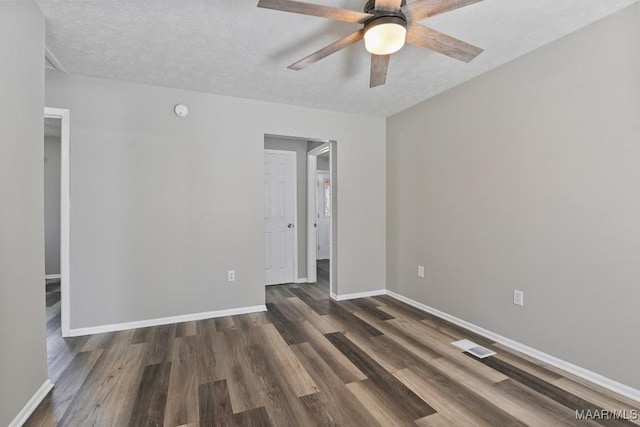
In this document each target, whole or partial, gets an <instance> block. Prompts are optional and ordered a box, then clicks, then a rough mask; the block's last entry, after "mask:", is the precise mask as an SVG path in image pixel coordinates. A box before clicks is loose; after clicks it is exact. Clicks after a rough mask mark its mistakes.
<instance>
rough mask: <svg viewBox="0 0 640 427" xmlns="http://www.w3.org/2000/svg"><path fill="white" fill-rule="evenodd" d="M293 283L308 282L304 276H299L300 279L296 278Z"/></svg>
mask: <svg viewBox="0 0 640 427" xmlns="http://www.w3.org/2000/svg"><path fill="white" fill-rule="evenodd" d="M293 283H309V281H308V280H307V278H306V277H301V278H300V279H296V280H294V281H293Z"/></svg>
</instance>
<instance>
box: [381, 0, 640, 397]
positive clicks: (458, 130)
mask: <svg viewBox="0 0 640 427" xmlns="http://www.w3.org/2000/svg"><path fill="white" fill-rule="evenodd" d="M638 16H639V13H638V6H637V5H634V6H632V7H630V8H628V9H626V10H624V11H621V12H620V13H617V14H615V15H613V16H611V17H608V18H606V19H605V20H603V21H600V22H597V23H595V24H593V25H591V26H589V27H587V28H585V29H583V30H581V31H579V32H577V33H574V34H572V35H569V36H568V37H566V38H564V39H561V40H559V41H557V42H554V43H552V44H551V45H548V46H546V47H543V48H542V49H539V50H537V51H535V52H533V53H531V54H529V55H527V56H525V57H522V58H520V59H517V60H515V61H513V62H511V63H509V64H507V65H504V66H502V67H500V68H498V69H496V70H494V71H491V72H489V73H487V74H485V75H483V76H481V77H479V78H476V79H475V80H472V81H470V82H468V83H466V84H464V85H462V86H459V87H457V88H454V89H452V90H450V91H448V92H446V93H444V94H442V95H441V96H438V97H436V98H434V99H432V100H429V101H427V102H424V103H422V104H419V105H417V106H415V107H413V108H411V109H409V110H407V111H404V112H402V113H399V114H398V115H396V116H393V117H391V118H389V120H388V122H387V138H388V141H387V142H388V146H387V173H388V181H387V184H388V187H387V189H388V192H387V200H388V211H387V215H388V230H387V232H388V234H387V260H388V261H387V262H388V264H387V272H388V276H387V283H388V288H389V289H391V290H393V291H396V292H399V293H400V294H402V295H406V296H407V297H410V298H413V299H415V300H418V301H420V302H423V303H425V304H428V305H430V306H433V307H435V308H437V309H439V310H442V311H445V312H447V313H450V314H452V315H455V316H458V317H460V318H462V319H465V320H467V321H470V322H472V323H475V324H477V325H480V326H482V327H484V328H487V329H489V330H492V331H495V332H497V333H499V334H502V335H504V336H507V337H509V338H512V339H515V340H517V341H519V342H522V343H524V344H527V345H529V346H532V347H534V348H536V349H539V350H542V351H544V352H547V353H549V354H551V355H554V356H556V357H560V358H562V359H564V360H567V361H570V362H573V363H575V364H577V365H579V366H582V367H585V368H587V369H590V370H593V371H595V372H598V373H600V374H603V375H605V376H608V377H610V378H613V379H615V380H618V381H620V382H622V383H625V384H628V385H630V386H632V387H635V388H640V369H638V361H639V360H640V340H638V339H637V338H638V332H637V329H638V325H640V312H639V311H638V301H640V285H639V283H640V144H639V142H640V38H639V25H638V24H639V19H638ZM374 170H375V169H374ZM369 175H370V176H372V175H371V174H369ZM418 264H423V265H425V267H426V277H425V278H424V279H418V278H417V275H416V266H417V265H418ZM514 289H521V290H523V291H524V293H525V298H524V300H525V305H524V307H518V306H515V305H514V304H513V303H512V301H513V290H514Z"/></svg>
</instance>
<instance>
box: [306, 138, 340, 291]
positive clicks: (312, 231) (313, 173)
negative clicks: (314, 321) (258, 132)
mask: <svg viewBox="0 0 640 427" xmlns="http://www.w3.org/2000/svg"><path fill="white" fill-rule="evenodd" d="M324 153H329V177H332V176H333V173H332V171H333V158H332V155H331V143H330V142H325V143H324V144H322V145H320V146H318V147H316V148H314V149H313V150H310V151H309V152H308V153H307V279H308V281H309V283H315V282H317V281H318V277H317V271H316V268H317V265H316V247H317V246H318V242H317V237H318V236H317V233H316V230H317V227H316V226H314V225H315V224H316V218H317V215H318V213H317V210H318V206H317V198H316V190H317V185H316V177H317V173H318V156H319V155H320V154H324ZM330 186H331V194H333V190H334V188H333V186H334V182H333V179H331V181H330ZM332 197H333V196H332ZM331 210H332V212H331V217H330V218H329V228H330V229H331V233H329V247H330V252H329V253H330V255H329V259H330V264H329V269H330V272H329V290H330V292H332V293H334V292H335V291H334V289H333V286H334V283H333V274H332V271H333V268H334V262H335V260H334V259H333V256H332V255H333V210H334V206H333V205H332V206H331Z"/></svg>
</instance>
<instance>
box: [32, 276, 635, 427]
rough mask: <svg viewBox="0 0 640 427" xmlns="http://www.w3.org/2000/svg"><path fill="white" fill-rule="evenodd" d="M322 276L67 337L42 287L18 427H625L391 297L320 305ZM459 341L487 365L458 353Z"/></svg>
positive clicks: (586, 399)
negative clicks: (135, 325)
mask: <svg viewBox="0 0 640 427" xmlns="http://www.w3.org/2000/svg"><path fill="white" fill-rule="evenodd" d="M323 267H325V266H319V270H318V278H319V281H320V282H319V283H318V284H317V285H309V284H298V285H293V284H291V285H282V286H272V287H268V288H267V306H268V308H269V311H268V312H265V313H254V314H247V315H240V316H231V317H224V318H218V319H211V320H202V321H197V322H187V323H181V324H177V325H167V326H159V327H152V328H145V329H137V330H128V331H122V332H114V333H107V334H100V335H93V336H88V337H79V338H69V339H62V338H60V309H59V308H60V302H59V299H60V298H59V287H58V289H56V287H55V286H53V285H50V286H49V289H50V292H48V293H47V299H46V301H47V329H48V332H49V339H48V350H49V369H50V377H51V379H52V380H53V381H54V382H55V385H56V386H55V388H54V390H53V391H52V393H51V394H50V395H49V396H47V398H46V399H45V400H44V401H43V402H42V404H41V405H40V406H39V407H38V408H37V409H36V411H35V412H34V413H33V415H32V416H31V417H30V419H29V420H28V421H27V423H26V424H25V425H27V426H55V425H60V426H82V427H84V426H135V427H138V426H170V427H174V426H198V425H200V426H270V425H271V426H316V425H319V426H378V425H381V426H401V425H414V426H415V425H418V426H423V427H427V426H524V425H532V426H591V425H632V424H631V422H629V421H617V420H599V421H578V420H576V415H575V411H576V410H581V409H585V410H592V411H593V410H595V409H606V410H616V411H620V410H623V409H626V410H627V411H628V412H627V415H632V414H633V412H631V411H632V410H633V409H636V410H637V409H638V404H637V402H633V401H631V400H628V399H625V398H623V397H620V396H616V395H614V394H613V393H611V392H608V391H606V390H604V389H601V388H599V387H597V386H594V385H590V384H588V383H586V382H585V381H584V380H581V379H578V378H574V377H572V376H570V375H568V374H566V373H563V372H562V371H559V370H557V369H555V368H552V367H548V366H542V365H540V364H539V363H537V362H535V361H533V360H531V359H529V358H527V357H525V356H522V355H519V354H517V353H515V352H513V351H511V350H508V349H506V348H504V347H501V346H500V345H497V344H494V343H492V342H490V341H488V340H487V339H485V338H483V337H479V336H476V335H474V334H471V333H469V332H467V331H465V330H463V329H461V328H459V327H457V326H455V325H452V324H449V323H447V322H445V321H443V320H440V319H438V318H436V317H433V316H431V315H429V314H426V313H423V312H421V311H419V310H417V309H415V308H412V307H410V306H407V305H405V304H403V303H401V302H399V301H397V300H394V299H392V298H390V297H386V296H383V297H374V298H363V299H358V300H351V301H343V302H335V301H333V300H331V299H330V298H329V297H328V285H327V279H328V268H323ZM462 338H469V339H472V340H474V341H475V342H477V343H478V344H481V345H483V346H485V347H489V348H491V349H493V350H494V351H496V352H497V353H498V354H497V355H496V356H493V357H489V358H487V359H483V360H479V359H476V358H475V357H473V356H470V355H468V354H466V353H462V351H461V350H460V349H458V348H457V347H455V346H453V345H451V342H452V341H455V340H458V339H462ZM634 423H635V424H636V425H638V424H640V422H638V421H634Z"/></svg>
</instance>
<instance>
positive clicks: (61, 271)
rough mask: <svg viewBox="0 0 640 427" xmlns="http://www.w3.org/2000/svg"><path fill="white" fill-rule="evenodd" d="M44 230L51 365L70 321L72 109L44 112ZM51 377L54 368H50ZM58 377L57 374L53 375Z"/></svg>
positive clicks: (51, 109) (47, 109)
mask: <svg viewBox="0 0 640 427" xmlns="http://www.w3.org/2000/svg"><path fill="white" fill-rule="evenodd" d="M43 143H44V166H43V167H44V182H43V185H44V212H43V220H44V231H45V248H44V249H45V250H44V254H45V277H44V286H45V292H46V298H45V301H46V319H47V344H48V345H47V348H48V350H49V353H50V354H49V360H50V362H51V361H53V360H56V356H55V354H54V353H55V352H56V349H59V348H61V345H60V343H61V341H62V339H63V337H68V336H69V335H70V320H69V312H70V305H69V300H70V298H69V282H70V280H69V266H70V264H69V256H70V254H69V229H70V200H69V110H64V109H57V108H45V109H44V138H43ZM49 368H50V374H51V373H52V372H51V370H52V368H53V371H54V372H53V373H54V374H55V366H51V364H50V366H49ZM54 376H55V375H54Z"/></svg>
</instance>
